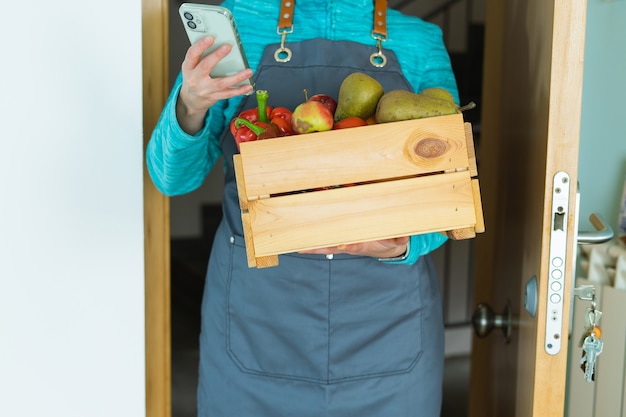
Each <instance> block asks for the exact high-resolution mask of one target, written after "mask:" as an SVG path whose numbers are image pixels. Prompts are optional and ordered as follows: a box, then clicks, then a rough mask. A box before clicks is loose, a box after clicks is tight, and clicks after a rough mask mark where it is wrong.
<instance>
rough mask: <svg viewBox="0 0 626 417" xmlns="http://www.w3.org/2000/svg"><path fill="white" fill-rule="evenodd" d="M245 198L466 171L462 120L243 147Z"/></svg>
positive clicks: (382, 126)
mask: <svg viewBox="0 0 626 417" xmlns="http://www.w3.org/2000/svg"><path fill="white" fill-rule="evenodd" d="M241 158H242V162H243V165H244V168H245V169H244V171H245V182H246V184H245V188H246V191H247V193H248V196H252V197H253V198H254V196H259V195H268V194H279V193H285V192H292V191H297V190H309V189H315V188H319V187H327V186H332V185H340V184H352V183H361V182H366V181H372V180H383V179H391V178H402V177H408V176H415V175H420V174H428V173H436V172H443V171H453V170H457V171H458V170H464V169H469V161H468V150H467V141H466V138H465V127H464V122H463V117H462V115H449V116H440V117H432V118H428V119H420V120H407V121H403V122H394V123H385V124H378V125H372V126H364V127H355V128H350V129H342V130H336V131H330V132H319V133H311V134H307V135H297V136H289V137H283V138H277V139H272V140H265V141H258V142H248V143H245V144H242V146H241Z"/></svg>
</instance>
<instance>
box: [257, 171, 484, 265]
mask: <svg viewBox="0 0 626 417" xmlns="http://www.w3.org/2000/svg"><path fill="white" fill-rule="evenodd" d="M249 211H250V221H251V227H252V230H253V234H254V245H255V247H254V252H255V253H256V255H257V256H265V255H269V254H281V253H288V252H294V251H298V250H305V249H313V248H320V247H327V246H335V245H338V244H342V243H356V242H364V241H370V240H377V239H384V238H390V237H398V236H407V235H412V234H418V233H426V232H434V231H446V230H451V229H458V228H463V227H472V226H473V225H474V224H475V223H476V216H475V213H474V198H473V192H472V185H471V179H470V177H469V172H468V171H465V172H455V173H449V174H442V175H432V176H427V177H419V178H409V179H403V180H397V181H390V182H384V183H373V184H366V185H359V186H354V187H344V188H338V189H330V190H324V191H316V192H309V193H301V194H294V195H288V196H281V197H275V198H267V199H261V200H255V201H252V202H250V206H249Z"/></svg>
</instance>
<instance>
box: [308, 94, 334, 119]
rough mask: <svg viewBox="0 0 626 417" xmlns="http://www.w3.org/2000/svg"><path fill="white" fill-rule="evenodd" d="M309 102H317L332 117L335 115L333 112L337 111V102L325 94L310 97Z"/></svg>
mask: <svg viewBox="0 0 626 417" xmlns="http://www.w3.org/2000/svg"><path fill="white" fill-rule="evenodd" d="M309 100H313V101H319V102H320V103H322V104H323V105H325V106H326V107H328V110H330V112H331V113H332V114H333V115H334V114H335V110H336V109H337V101H335V99H334V98H332V97H331V96H328V95H326V94H316V95H314V96H312V97H311V98H310V99H309Z"/></svg>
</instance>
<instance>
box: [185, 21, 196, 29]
mask: <svg viewBox="0 0 626 417" xmlns="http://www.w3.org/2000/svg"><path fill="white" fill-rule="evenodd" d="M187 26H189V27H190V28H191V29H195V28H197V27H198V25H196V24H195V23H194V22H193V20H190V21H188V22H187Z"/></svg>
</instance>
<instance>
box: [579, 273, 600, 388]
mask: <svg viewBox="0 0 626 417" xmlns="http://www.w3.org/2000/svg"><path fill="white" fill-rule="evenodd" d="M574 294H575V295H576V296H578V297H579V298H580V299H581V300H588V301H591V307H588V308H587V310H586V316H585V329H586V332H585V333H584V334H583V336H582V338H581V339H580V342H579V344H578V346H579V347H582V348H583V355H582V358H581V359H580V368H581V369H582V370H583V372H584V373H585V381H587V382H592V381H595V368H596V359H597V358H598V356H599V355H600V354H601V353H602V348H603V346H604V342H603V341H602V339H601V337H602V330H600V327H598V322H599V321H600V317H602V312H601V311H600V310H597V309H596V295H595V288H594V287H593V286H592V285H583V286H581V287H578V288H575V289H574Z"/></svg>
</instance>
